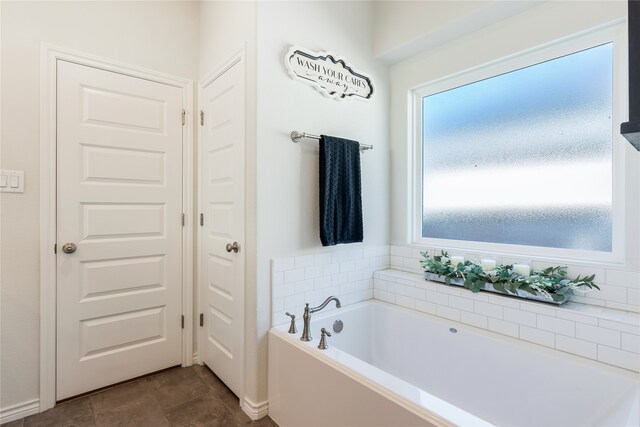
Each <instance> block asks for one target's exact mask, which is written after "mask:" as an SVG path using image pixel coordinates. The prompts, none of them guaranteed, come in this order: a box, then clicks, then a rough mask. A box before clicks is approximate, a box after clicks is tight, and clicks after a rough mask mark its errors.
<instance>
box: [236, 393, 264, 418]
mask: <svg viewBox="0 0 640 427" xmlns="http://www.w3.org/2000/svg"><path fill="white" fill-rule="evenodd" d="M242 411H244V413H245V414H247V415H248V416H249V418H251V419H252V420H253V421H256V420H259V419H260V418H264V417H266V416H267V415H269V401H268V400H265V401H264V402H261V403H253V402H252V401H251V400H249V399H247V398H246V397H245V398H244V400H243V401H242Z"/></svg>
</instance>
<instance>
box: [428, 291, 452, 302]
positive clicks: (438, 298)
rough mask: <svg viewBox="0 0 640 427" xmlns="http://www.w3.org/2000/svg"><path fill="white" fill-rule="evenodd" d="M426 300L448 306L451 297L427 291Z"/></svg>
mask: <svg viewBox="0 0 640 427" xmlns="http://www.w3.org/2000/svg"><path fill="white" fill-rule="evenodd" d="M425 298H426V300H427V301H429V302H433V303H436V304H441V305H447V304H449V295H447V294H443V293H442V292H434V291H427V293H426V295H425Z"/></svg>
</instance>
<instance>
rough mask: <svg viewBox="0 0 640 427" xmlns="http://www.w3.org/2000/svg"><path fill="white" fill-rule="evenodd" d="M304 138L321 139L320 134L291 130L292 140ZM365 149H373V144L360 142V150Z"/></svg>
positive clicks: (296, 140)
mask: <svg viewBox="0 0 640 427" xmlns="http://www.w3.org/2000/svg"><path fill="white" fill-rule="evenodd" d="M302 138H309V139H317V140H318V141H319V140H320V135H313V134H310V133H306V132H298V131H297V130H294V131H292V132H291V140H292V141H293V142H296V143H298V142H300V140H301V139H302ZM365 150H373V145H370V144H360V151H361V152H364V151H365Z"/></svg>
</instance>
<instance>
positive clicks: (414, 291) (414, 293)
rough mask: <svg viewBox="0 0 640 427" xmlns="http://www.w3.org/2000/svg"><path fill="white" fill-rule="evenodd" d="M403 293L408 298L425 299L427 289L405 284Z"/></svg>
mask: <svg viewBox="0 0 640 427" xmlns="http://www.w3.org/2000/svg"><path fill="white" fill-rule="evenodd" d="M405 295H406V296H408V297H410V298H414V299H419V300H425V299H426V298H427V291H426V290H425V289H420V288H414V287H411V286H407V287H406V288H405Z"/></svg>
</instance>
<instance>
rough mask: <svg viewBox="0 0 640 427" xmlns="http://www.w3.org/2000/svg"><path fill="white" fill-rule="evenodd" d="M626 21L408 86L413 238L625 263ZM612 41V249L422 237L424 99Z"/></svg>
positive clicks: (462, 247) (434, 244) (453, 246)
mask: <svg viewBox="0 0 640 427" xmlns="http://www.w3.org/2000/svg"><path fill="white" fill-rule="evenodd" d="M625 27H626V26H625V25H624V24H620V23H617V24H616V25H609V26H607V27H606V28H599V29H594V30H590V31H587V32H584V33H580V34H577V35H574V36H571V37H567V38H564V39H562V40H558V41H555V42H552V43H549V44H546V45H543V46H538V47H536V48H532V49H529V50H526V51H523V52H520V53H518V54H515V55H511V56H509V57H506V58H502V59H499V60H496V61H492V62H490V63H487V64H483V65H480V66H478V67H474V68H471V69H468V70H464V71H461V72H459V73H456V74H453V75H450V76H447V77H443V78H440V79H437V80H433V81H431V82H428V83H425V84H424V85H421V86H419V87H417V88H415V89H413V90H411V91H410V102H411V111H410V114H409V115H408V119H409V121H410V123H409V128H410V129H411V130H412V134H410V146H411V147H412V149H410V150H409V153H410V154H409V155H410V156H411V159H410V164H411V165H412V168H413V170H412V177H413V182H412V190H411V191H412V197H411V205H412V206H411V207H410V209H411V227H412V228H411V229H412V236H411V237H412V243H413V244H414V245H417V246H424V247H431V248H447V249H448V250H454V251H455V250H459V251H461V252H465V251H466V252H481V253H484V254H495V255H498V256H510V257H517V256H526V257H535V258H538V259H554V260H559V261H563V260H566V261H576V260H579V261H583V262H584V261H586V262H592V263H597V264H602V265H620V264H622V263H623V262H624V249H625V247H626V242H625V230H626V227H627V223H626V217H627V212H626V209H627V206H626V203H625V158H624V152H625V145H626V144H625V140H624V138H623V137H622V136H621V135H620V130H619V124H620V123H622V122H624V121H625V120H624V117H625V114H626V111H627V108H626V102H627V94H628V85H627V77H626V76H627V72H626V67H627V41H626V37H625V36H626V28H625ZM610 42H611V43H613V101H612V103H613V112H612V113H613V117H612V123H613V126H612V172H613V175H612V186H613V188H612V251H611V252H599V251H589V250H576V249H563V248H549V247H541V246H526V245H513V244H503V243H491V242H475V241H465V240H452V239H437V238H425V237H422V194H423V193H422V182H423V176H422V99H423V97H425V96H429V95H432V94H435V93H439V92H443V91H446V90H449V89H453V88H456V87H460V86H463V85H466V84H470V83H474V82H477V81H480V80H484V79H488V78H491V77H494V76H498V75H500V74H504V73H508V72H511V71H515V70H518V69H521V68H525V67H528V66H531V65H535V64H539V63H541V62H544V61H548V60H551V59H554V58H559V57H561V56H565V55H568V54H571V53H575V52H578V51H581V50H584V49H588V48H591V47H595V46H599V45H602V44H605V43H610Z"/></svg>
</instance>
